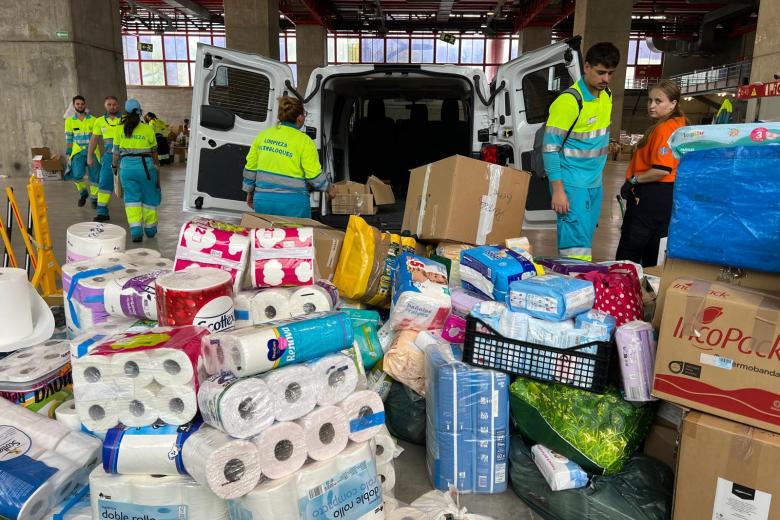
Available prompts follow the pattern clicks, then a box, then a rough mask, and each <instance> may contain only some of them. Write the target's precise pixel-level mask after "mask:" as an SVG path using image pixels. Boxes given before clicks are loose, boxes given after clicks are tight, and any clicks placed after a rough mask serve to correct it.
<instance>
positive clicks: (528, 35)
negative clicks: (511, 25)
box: [519, 27, 552, 54]
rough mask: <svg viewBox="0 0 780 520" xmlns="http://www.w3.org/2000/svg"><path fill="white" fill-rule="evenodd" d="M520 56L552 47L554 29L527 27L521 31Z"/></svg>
mask: <svg viewBox="0 0 780 520" xmlns="http://www.w3.org/2000/svg"><path fill="white" fill-rule="evenodd" d="M519 36H520V54H522V53H524V52H528V51H532V50H535V49H540V48H542V47H545V46H547V45H550V42H551V41H552V27H526V28H525V29H523V30H522V31H520V34H519Z"/></svg>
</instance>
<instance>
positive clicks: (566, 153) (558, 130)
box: [543, 79, 612, 188]
mask: <svg viewBox="0 0 780 520" xmlns="http://www.w3.org/2000/svg"><path fill="white" fill-rule="evenodd" d="M571 88H573V89H575V90H577V91H579V93H580V95H581V96H582V112H580V110H579V105H578V104H577V100H576V99H575V98H574V96H573V95H571V94H562V95H560V96H558V98H557V99H556V100H555V101H554V102H553V104H552V105H551V106H550V117H549V118H548V119H547V128H546V130H545V133H544V147H543V152H544V154H543V157H544V168H545V170H546V171H547V175H548V177H549V179H550V180H551V181H563V183H564V184H566V185H568V186H573V187H577V188H596V187H599V186H601V172H602V170H603V169H604V165H605V164H606V162H607V154H608V152H609V125H610V119H611V117H612V98H611V96H610V94H609V93H608V92H606V91H601V92H600V93H599V96H598V98H596V97H594V96H592V95H591V93H590V91H589V90H588V88H587V86H586V85H585V81H584V80H583V79H580V80H579V81H578V82H577V83H575V84H574V85H572V87H571ZM578 112H579V117H578V116H577V114H578ZM575 119H576V123H575V124H574V128H572V131H571V134H569V138H568V139H566V134H567V133H568V131H569V128H571V125H572V123H573V122H574V121H575ZM564 140H565V141H566V142H565V143H564Z"/></svg>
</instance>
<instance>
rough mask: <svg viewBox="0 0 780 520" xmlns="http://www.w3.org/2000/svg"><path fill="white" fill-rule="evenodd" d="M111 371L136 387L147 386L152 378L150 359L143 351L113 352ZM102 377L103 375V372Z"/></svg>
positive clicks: (152, 371)
mask: <svg viewBox="0 0 780 520" xmlns="http://www.w3.org/2000/svg"><path fill="white" fill-rule="evenodd" d="M90 357H99V356H90ZM104 357H107V356H104ZM87 359H89V358H87ZM111 372H112V374H113V375H114V377H121V378H122V379H125V380H127V381H131V382H132V383H133V386H135V387H136V388H144V387H146V386H149V385H150V384H151V382H152V381H153V380H154V369H153V366H152V360H151V359H150V357H149V354H148V353H147V352H143V351H141V352H126V353H121V354H114V355H113V356H111ZM82 375H85V374H82ZM103 377H105V374H104V375H103Z"/></svg>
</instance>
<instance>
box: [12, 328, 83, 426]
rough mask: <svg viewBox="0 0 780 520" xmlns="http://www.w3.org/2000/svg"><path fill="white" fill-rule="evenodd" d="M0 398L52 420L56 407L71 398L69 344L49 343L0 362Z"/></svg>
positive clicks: (65, 342) (26, 349)
mask: <svg viewBox="0 0 780 520" xmlns="http://www.w3.org/2000/svg"><path fill="white" fill-rule="evenodd" d="M0 397H2V398H5V399H8V400H9V401H11V402H12V403H16V404H18V405H21V406H24V407H25V408H29V409H30V410H32V411H33V412H38V413H40V414H42V415H46V416H47V417H51V418H54V411H55V410H56V409H57V407H58V406H59V405H61V404H62V403H64V402H65V401H67V400H68V399H72V398H73V377H72V375H71V366H70V343H69V342H68V341H59V340H49V341H47V342H45V343H41V344H40V345H36V346H34V347H28V348H23V349H20V350H17V351H16V352H14V353H13V354H11V355H9V356H7V357H5V358H3V359H1V360H0Z"/></svg>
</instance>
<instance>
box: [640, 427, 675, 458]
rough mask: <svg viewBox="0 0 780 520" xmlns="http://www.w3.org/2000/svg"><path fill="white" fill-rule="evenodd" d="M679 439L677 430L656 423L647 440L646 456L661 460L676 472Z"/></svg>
mask: <svg viewBox="0 0 780 520" xmlns="http://www.w3.org/2000/svg"><path fill="white" fill-rule="evenodd" d="M678 437H679V430H678V429H677V428H675V427H673V426H669V425H667V424H663V423H658V422H656V423H655V424H653V425H652V426H651V427H650V431H649V432H648V434H647V437H646V438H645V449H644V453H645V455H648V456H650V457H653V458H654V459H657V460H660V461H661V462H663V463H664V464H666V465H667V466H669V467H670V468H672V469H673V470H674V469H675V467H676V466H677V440H678Z"/></svg>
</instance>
